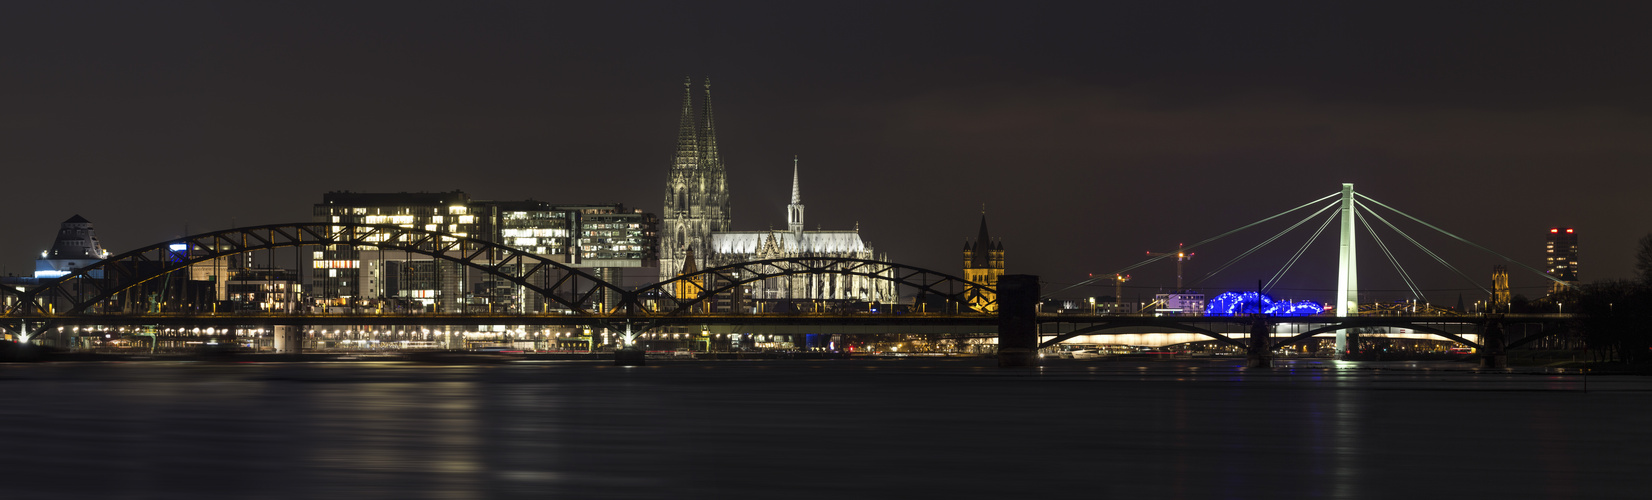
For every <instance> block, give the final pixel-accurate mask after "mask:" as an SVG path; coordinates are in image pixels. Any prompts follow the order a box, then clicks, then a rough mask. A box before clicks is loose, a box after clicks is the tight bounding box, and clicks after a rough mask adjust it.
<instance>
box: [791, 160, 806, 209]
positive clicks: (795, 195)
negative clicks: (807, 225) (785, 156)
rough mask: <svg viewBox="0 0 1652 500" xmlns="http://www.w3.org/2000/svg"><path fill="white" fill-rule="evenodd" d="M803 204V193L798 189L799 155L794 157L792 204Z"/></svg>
mask: <svg viewBox="0 0 1652 500" xmlns="http://www.w3.org/2000/svg"><path fill="white" fill-rule="evenodd" d="M802 203H803V192H802V191H800V190H798V189H797V155H792V204H793V205H801V204H802Z"/></svg>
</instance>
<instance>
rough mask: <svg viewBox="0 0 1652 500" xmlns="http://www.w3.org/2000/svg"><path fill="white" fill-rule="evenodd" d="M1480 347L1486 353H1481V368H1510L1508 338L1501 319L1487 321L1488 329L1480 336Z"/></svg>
mask: <svg viewBox="0 0 1652 500" xmlns="http://www.w3.org/2000/svg"><path fill="white" fill-rule="evenodd" d="M1480 345H1481V346H1482V347H1483V350H1484V351H1485V352H1482V353H1480V367H1481V368H1508V367H1509V353H1508V348H1507V346H1508V337H1507V336H1506V335H1504V333H1503V322H1502V321H1501V319H1500V318H1494V319H1489V320H1487V321H1486V329H1485V331H1484V333H1481V334H1480Z"/></svg>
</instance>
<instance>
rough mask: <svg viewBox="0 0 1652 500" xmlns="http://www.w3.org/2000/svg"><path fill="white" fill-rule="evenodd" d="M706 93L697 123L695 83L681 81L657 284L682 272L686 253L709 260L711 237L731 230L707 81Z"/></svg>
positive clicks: (725, 186)
mask: <svg viewBox="0 0 1652 500" xmlns="http://www.w3.org/2000/svg"><path fill="white" fill-rule="evenodd" d="M705 93H706V104H705V116H704V120H699V119H697V117H696V116H695V113H694V87H693V82H692V81H690V80H687V79H685V80H683V111H682V118H681V120H680V122H681V124H680V127H679V129H678V131H677V152H676V153H675V154H673V155H672V157H671V172H670V174H669V175H668V176H667V177H666V181H665V207H664V209H663V210H662V211H661V212H660V240H659V241H660V252H659V256H660V281H665V280H668V279H671V278H673V277H675V276H677V274H678V273H680V272H682V270H683V264H684V263H685V262H686V261H687V259H688V258H689V256H690V255H698V256H700V257H701V258H704V257H706V256H709V255H710V254H711V252H710V245H711V234H712V233H715V232H719V231H728V229H729V199H728V198H729V197H728V173H727V171H726V170H725V169H724V168H723V157H722V156H721V155H719V154H717V126H716V123H715V121H713V119H712V114H711V80H710V79H707V80H706V83H705ZM691 252H692V253H691ZM702 267H703V266H702Z"/></svg>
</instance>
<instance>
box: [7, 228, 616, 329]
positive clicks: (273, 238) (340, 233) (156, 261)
mask: <svg viewBox="0 0 1652 500" xmlns="http://www.w3.org/2000/svg"><path fill="white" fill-rule="evenodd" d="M178 245H184V246H183V248H184V250H182V251H180V250H176V248H178ZM335 245H336V246H349V247H352V248H358V249H376V250H391V251H402V252H406V253H408V254H417V255H421V256H425V257H429V258H431V259H433V260H441V261H447V262H452V263H456V264H459V265H461V266H463V267H465V268H468V269H472V270H476V271H479V272H481V273H483V274H485V275H487V276H491V277H494V278H498V279H501V280H504V281H508V282H510V283H512V284H515V285H518V286H520V287H522V288H524V289H526V290H528V291H531V292H533V293H535V294H537V295H539V296H541V297H543V298H544V299H545V300H546V301H547V302H546V303H547V306H548V305H549V304H552V303H554V304H556V305H557V306H558V307H559V308H562V309H566V310H568V311H572V312H577V313H585V314H591V313H603V312H604V311H602V310H601V308H600V307H599V306H598V304H600V303H601V296H602V295H604V294H605V293H606V292H614V293H616V294H621V295H623V294H625V293H626V291H625V290H622V289H620V288H619V287H617V286H615V285H613V284H611V283H609V282H607V281H605V280H602V279H601V278H598V277H596V276H593V275H591V274H589V273H587V272H585V271H584V270H581V269H579V268H575V267H572V266H569V265H567V264H564V263H561V262H557V261H555V260H552V259H550V258H547V257H544V256H541V255H537V254H533V253H530V252H526V251H523V250H520V249H516V248H512V247H508V246H504V245H500V244H496V243H491V242H488V241H484V240H478V239H474V238H469V237H463V236H457V235H453V234H451V233H443V232H437V231H426V230H422V229H416V228H406V227H399V226H393V225H376V224H348V223H320V222H317V223H297V224H270V225H262V226H252V227H244V228H235V229H226V230H221V231H213V232H209V233H202V234H197V235H192V236H186V237H183V238H179V239H175V240H169V241H165V242H161V243H157V244H153V245H149V246H146V247H142V248H139V249H137V250H132V251H129V252H126V253H122V254H120V255H116V256H114V257H110V258H108V259H105V260H102V261H99V262H96V263H94V264H92V265H90V266H87V267H85V268H82V269H79V270H76V271H75V272H73V273H70V274H68V275H64V276H62V277H59V278H55V279H52V280H50V281H46V282H43V283H41V284H40V285H38V286H36V287H34V288H32V289H29V290H28V291H25V292H21V293H17V294H15V296H0V300H4V301H8V302H9V304H7V307H6V310H5V311H6V314H7V315H8V316H14V317H21V316H62V315H87V314H99V313H120V312H125V311H124V310H123V309H124V308H129V307H130V305H124V306H123V305H122V304H120V303H118V302H117V301H114V300H113V299H115V298H116V297H117V295H118V294H120V293H122V292H125V291H128V290H130V289H132V288H134V287H137V286H139V285H142V284H144V283H147V282H150V281H152V280H155V279H157V278H161V277H163V276H166V275H168V274H169V273H173V272H180V271H186V270H188V269H189V268H190V267H191V266H194V265H198V264H201V263H204V262H210V261H213V260H214V259H218V258H222V257H229V256H235V255H242V254H247V253H251V252H256V251H263V250H274V249H279V248H291V247H298V248H302V247H309V246H335ZM298 271H299V272H301V273H302V272H304V269H299V270H298Z"/></svg>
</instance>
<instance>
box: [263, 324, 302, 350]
mask: <svg viewBox="0 0 1652 500" xmlns="http://www.w3.org/2000/svg"><path fill="white" fill-rule="evenodd" d="M303 331H304V329H303V328H302V327H299V326H297V325H275V326H272V327H270V337H271V338H272V339H271V340H272V342H271V343H272V344H274V346H275V352H276V353H277V354H293V355H297V354H303V353H304V334H303V333H302V332H303Z"/></svg>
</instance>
